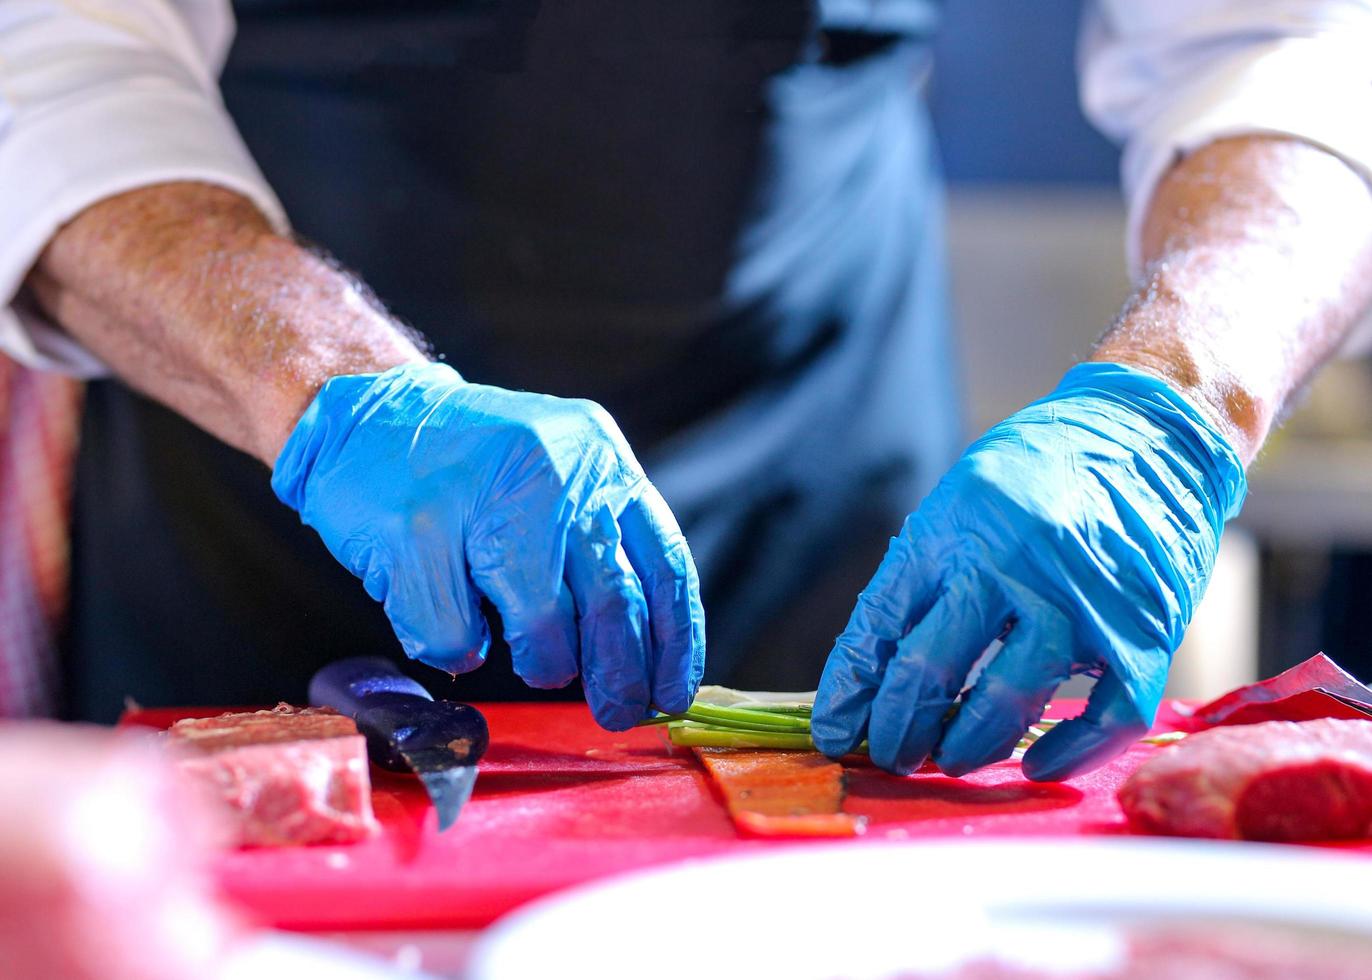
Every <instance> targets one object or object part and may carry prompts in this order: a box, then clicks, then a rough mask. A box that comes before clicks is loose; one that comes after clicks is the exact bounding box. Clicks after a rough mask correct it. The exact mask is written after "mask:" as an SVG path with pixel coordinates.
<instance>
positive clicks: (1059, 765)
mask: <svg viewBox="0 0 1372 980" xmlns="http://www.w3.org/2000/svg"><path fill="white" fill-rule="evenodd" d="M1152 720H1153V719H1152V712H1151V711H1149V712H1148V713H1147V716H1145V714H1144V712H1143V711H1141V710H1140V708H1139V707H1138V705H1136V704H1135V703H1134V700H1133V698H1132V697H1131V696H1130V695H1129V692H1128V691H1127V690H1126V689H1125V687H1124V685H1123V684H1122V683H1121V682H1120V680H1119V677H1118V675H1117V674H1115V673H1114V672H1113V671H1107V672H1106V673H1105V674H1103V675H1102V676H1101V678H1100V680H1098V681H1096V686H1095V688H1094V689H1092V691H1091V697H1090V699H1089V700H1088V701H1087V702H1086V710H1085V711H1083V712H1082V713H1081V715H1079V716H1078V717H1076V718H1071V719H1069V720H1067V721H1064V722H1060V723H1059V724H1058V725H1056V726H1055V727H1054V728H1053V729H1052V731H1050V732H1048V733H1047V734H1045V735H1044V736H1043V737H1042V738H1040V739H1039V740H1038V741H1037V742H1035V743H1034V744H1033V745H1031V746H1030V747H1029V751H1028V752H1026V753H1025V754H1024V764H1023V768H1024V775H1025V776H1026V777H1028V778H1029V779H1033V780H1035V781H1037V782H1056V781H1058V780H1061V779H1070V778H1071V777H1072V776H1079V775H1081V774H1082V773H1084V772H1090V771H1091V770H1092V769H1095V768H1097V767H1098V766H1101V765H1104V764H1105V763H1107V762H1109V761H1110V760H1111V759H1113V758H1114V757H1115V756H1117V755H1119V754H1120V753H1121V752H1123V751H1124V750H1125V749H1127V748H1128V747H1129V746H1130V745H1132V744H1133V743H1134V742H1136V741H1138V740H1139V739H1140V738H1142V737H1143V736H1144V735H1145V734H1147V732H1148V728H1149V726H1150V725H1151V724H1152Z"/></svg>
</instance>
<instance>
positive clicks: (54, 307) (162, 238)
mask: <svg viewBox="0 0 1372 980" xmlns="http://www.w3.org/2000/svg"><path fill="white" fill-rule="evenodd" d="M29 285H30V287H31V288H32V291H33V294H34V296H35V297H36V298H37V300H38V302H39V304H40V305H41V306H42V307H43V308H44V310H45V312H47V314H48V315H49V316H51V317H53V318H54V319H55V320H56V321H57V322H58V323H60V324H61V325H62V326H63V327H64V328H65V329H66V330H67V331H68V332H70V333H71V334H72V336H73V337H75V338H76V339H77V340H79V341H80V342H81V343H82V344H84V345H85V346H86V347H87V348H88V349H89V350H90V351H92V352H93V353H94V354H96V355H97V356H98V357H100V358H101V359H102V360H103V361H104V362H105V363H106V364H108V365H109V366H110V368H111V369H112V370H113V371H114V372H115V373H117V374H118V375H119V376H120V377H122V378H123V379H124V380H125V381H127V382H128V383H129V384H131V385H132V386H133V387H135V388H137V389H139V390H140V391H142V392H144V393H145V394H147V395H149V396H150V397H152V398H155V399H156V400H158V401H160V402H162V403H164V404H166V405H168V406H169V407H171V408H172V409H174V410H176V411H177V412H180V413H181V414H182V415H185V416H186V417H187V418H189V419H190V420H191V421H193V422H195V423H196V424H198V425H200V426H201V427H202V428H204V429H206V430H207V431H209V432H211V433H212V434H214V435H216V436H218V437H219V438H221V439H223V440H224V441H225V442H228V443H230V444H231V445H234V446H237V447H238V448H240V449H242V450H244V451H246V452H249V453H251V454H253V455H254V456H256V457H257V458H259V459H261V460H262V461H263V462H265V463H267V464H268V465H269V466H270V465H271V464H272V463H273V462H274V461H275V459H276V456H277V454H278V453H279V452H280V449H281V447H282V445H283V444H284V442H285V440H286V437H287V436H288V435H289V434H290V431H291V429H292V428H293V427H294V425H295V422H296V421H297V420H298V419H299V417H300V415H301V413H302V412H303V411H304V410H305V408H306V407H307V406H308V405H309V403H310V401H311V399H313V397H314V395H315V393H316V392H317V391H318V389H319V387H320V385H322V384H323V383H324V381H326V380H327V379H328V378H330V377H333V376H334V375H338V374H356V373H362V372H367V371H378V370H385V369H386V368H390V367H394V366H395V365H397V364H401V363H404V362H406V361H411V360H419V359H422V356H423V355H422V354H421V353H420V352H419V350H418V349H417V348H416V347H415V346H414V344H413V343H411V342H410V340H409V339H408V338H407V337H406V336H405V334H404V333H403V332H402V331H401V330H400V329H398V328H397V326H396V325H395V324H394V323H393V322H392V321H391V320H389V319H388V318H387V317H386V316H385V314H384V313H383V312H382V311H381V310H379V309H378V308H377V307H376V306H375V305H374V304H373V303H371V302H370V301H369V300H368V298H367V296H366V295H365V294H364V292H363V291H362V290H361V288H360V287H359V286H358V285H357V284H356V283H355V282H353V281H352V280H351V279H350V278H349V277H348V276H347V275H346V274H344V273H342V272H341V271H339V270H338V269H336V268H334V267H333V266H331V265H330V264H329V263H327V262H326V261H324V260H323V259H321V258H319V257H318V256H316V255H314V254H312V253H311V252H310V251H309V250H307V249H305V248H302V247H301V246H300V245H298V244H296V243H295V242H293V241H291V240H290V239H287V238H284V237H282V236H280V235H277V234H275V233H274V232H273V231H272V229H271V228H270V226H269V225H268V223H267V221H266V219H265V218H263V216H262V215H261V214H260V213H259V212H258V211H257V209H256V208H255V207H254V206H253V205H252V204H251V203H250V202H249V201H247V200H246V199H245V198H243V197H241V196H240V195H237V194H235V193H233V192H231V191H228V190H224V189H222V188H218V187H212V186H208V185H204V184H194V183H174V184H161V185H157V186H153V187H148V188H143V189H140V190H136V191H132V192H129V193H127V194H122V195H119V196H117V197H112V198H109V199H107V200H105V201H101V202H100V203H98V204H96V205H94V206H92V207H90V208H88V209H87V210H86V211H84V212H82V213H81V214H80V215H78V216H77V218H76V219H75V220H73V221H72V222H71V223H69V224H68V225H66V226H65V227H64V228H62V229H61V230H60V231H59V232H58V233H57V234H56V235H55V236H54V237H53V239H52V241H51V242H50V243H49V244H48V247H47V248H46V250H45V251H44V253H43V255H42V256H41V258H40V259H39V261H38V264H37V265H36V266H35V268H34V271H33V272H32V273H31V275H30V278H29Z"/></svg>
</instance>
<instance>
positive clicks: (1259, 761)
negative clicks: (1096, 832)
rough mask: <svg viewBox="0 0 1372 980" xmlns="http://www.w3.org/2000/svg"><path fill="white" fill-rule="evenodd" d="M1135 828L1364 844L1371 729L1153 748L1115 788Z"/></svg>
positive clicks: (1248, 732) (1229, 731) (1272, 724)
mask: <svg viewBox="0 0 1372 980" xmlns="http://www.w3.org/2000/svg"><path fill="white" fill-rule="evenodd" d="M1119 801H1120V805H1121V806H1123V807H1124V812H1125V815H1126V816H1127V817H1128V818H1129V821H1130V823H1131V824H1132V825H1133V826H1134V827H1136V828H1137V829H1139V830H1142V831H1145V832H1147V833H1154V834H1171V835H1174V836H1181V837H1217V838H1230V839H1232V838H1243V839H1246V840H1266V841H1294V840H1340V839H1353V838H1366V837H1372V721H1354V720H1347V719H1335V718H1322V719H1319V720H1316V721H1301V722H1293V721H1269V722H1263V723H1262V724H1258V725H1241V726H1236V727H1231V728H1214V729H1211V730H1209V731H1205V732H1199V733H1197V734H1195V735H1188V736H1187V737H1186V739H1185V740H1183V741H1181V742H1178V743H1176V744H1175V745H1173V746H1171V747H1170V748H1167V749H1163V750H1161V751H1160V752H1159V753H1158V754H1157V755H1156V756H1154V757H1153V758H1151V759H1149V760H1148V761H1147V762H1145V763H1144V764H1143V765H1142V766H1140V767H1139V768H1138V770H1137V771H1135V773H1134V774H1133V775H1132V776H1130V777H1129V780H1128V781H1127V782H1126V783H1125V784H1124V785H1123V786H1122V787H1120V791H1119Z"/></svg>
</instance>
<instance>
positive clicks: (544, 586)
mask: <svg viewBox="0 0 1372 980" xmlns="http://www.w3.org/2000/svg"><path fill="white" fill-rule="evenodd" d="M272 489H274V490H275V491H276V494H277V496H278V497H280V498H281V500H282V501H284V502H285V503H286V504H288V505H289V506H291V507H293V508H295V509H296V510H297V511H299V513H300V516H301V519H302V520H303V521H304V522H305V523H306V524H308V525H310V526H311V527H313V528H314V529H315V530H316V531H318V532H319V535H320V537H322V538H323V539H324V543H325V544H326V545H327V546H328V548H329V551H330V552H332V553H333V555H334V557H335V558H337V559H338V560H339V561H340V562H342V563H343V564H344V565H345V566H347V568H348V569H349V570H350V571H351V572H352V573H353V574H354V575H356V576H358V577H359V578H361V579H362V582H363V585H364V586H365V587H366V589H367V592H368V594H369V595H371V597H372V598H373V599H377V600H379V601H380V602H382V603H383V604H384V605H385V609H386V615H387V616H389V617H390V620H391V625H392V626H393V627H394V628H395V633H396V636H397V637H399V639H400V643H401V645H402V646H403V647H404V649H405V652H406V653H407V654H408V655H409V656H411V657H413V658H415V659H416V660H422V661H423V662H424V663H426V664H430V665H432V666H434V667H439V668H442V669H443V670H447V671H450V672H452V673H460V672H463V671H468V670H472V669H474V668H476V667H478V666H480V665H481V663H482V661H483V660H484V659H485V657H486V651H487V648H488V646H489V644H490V633H489V630H488V628H487V625H486V621H485V618H484V617H483V616H482V614H481V607H480V601H479V597H480V596H485V597H486V598H488V599H489V600H490V601H491V602H492V603H494V604H495V607H496V608H497V609H498V610H499V611H500V615H501V619H502V620H503V622H504V629H505V638H506V640H508V641H509V644H510V650H511V653H512V654H513V658H514V668H515V670H516V671H517V672H518V674H519V676H520V677H522V678H523V679H524V680H525V682H526V683H528V684H529V685H530V686H532V687H561V686H563V685H565V684H567V683H569V682H570V681H571V680H572V679H573V678H574V677H576V675H577V672H578V670H579V671H580V673H581V675H582V681H583V684H584V686H585V689H586V700H587V701H588V702H589V703H590V705H591V710H592V712H593V713H594V714H595V717H596V720H597V721H598V722H600V724H601V725H603V726H605V727H606V728H610V729H623V728H628V727H629V726H630V725H633V724H634V723H635V722H637V721H639V720H641V719H642V718H643V717H644V716H645V715H646V714H647V712H648V708H649V705H650V704H655V705H657V706H658V707H659V708H661V709H662V710H664V711H670V712H674V711H684V710H685V709H686V707H687V706H688V705H690V703H691V700H692V698H693V697H694V696H695V691H696V688H697V686H699V684H700V676H701V674H702V672H703V671H704V669H705V618H704V613H703V612H702V611H701V606H700V586H699V582H698V579H697V577H696V569H695V563H694V562H693V561H692V559H691V553H690V551H689V550H688V549H687V547H686V541H685V539H684V538H683V537H682V535H681V529H680V528H679V527H678V525H677V522H676V519H675V518H674V517H673V516H672V512H671V511H670V510H669V509H668V508H667V504H666V503H665V502H664V501H663V499H662V497H661V495H660V494H659V493H658V492H657V490H656V489H655V488H654V487H653V485H652V484H651V483H649V482H648V479H647V477H645V476H644V475H643V470H642V468H641V467H640V466H639V464H638V461H637V460H636V459H635V458H634V454H633V451H632V450H630V448H629V445H628V443H627V442H625V440H624V436H623V435H622V434H621V433H620V431H619V428H618V426H616V425H615V423H614V420H613V419H611V418H610V416H609V414H607V413H606V412H605V410H604V409H602V408H600V406H598V405H595V404H594V403H591V402H587V401H576V400H568V399H563V398H553V397H551V396H548V395H535V394H529V393H526V392H518V391H507V390H505V389H502V388H491V387H488V386H486V385H478V384H470V383H468V382H466V381H464V380H463V379H462V377H461V376H460V375H459V374H458V373H457V372H456V371H454V370H453V369H452V368H450V367H447V366H446V365H443V364H423V363H420V364H405V365H402V366H400V367H397V368H393V369H391V370H389V371H387V372H385V373H384V374H379V375H378V374H363V375H345V376H341V377H336V378H333V379H331V380H330V381H329V382H328V383H326V384H325V385H324V387H323V388H322V389H320V391H319V394H318V395H317V396H316V397H315V399H314V402H313V403H312V404H311V405H310V407H309V409H308V410H306V412H305V414H304V416H303V417H302V418H301V419H300V422H299V423H298V424H297V425H296V427H295V431H294V432H293V433H292V434H291V436H290V438H289V439H288V440H287V442H286V445H285V447H284V448H283V449H282V450H281V455H280V457H279V458H278V459H277V461H276V468H275V470H274V472H273V475H272Z"/></svg>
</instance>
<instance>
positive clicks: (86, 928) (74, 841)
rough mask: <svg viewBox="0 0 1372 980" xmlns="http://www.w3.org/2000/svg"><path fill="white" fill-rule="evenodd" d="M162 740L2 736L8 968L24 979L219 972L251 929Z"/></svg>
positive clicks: (4, 953) (60, 730) (107, 979)
mask: <svg viewBox="0 0 1372 980" xmlns="http://www.w3.org/2000/svg"><path fill="white" fill-rule="evenodd" d="M171 771H172V770H171V769H170V767H169V766H168V765H167V763H166V762H164V761H163V758H162V756H161V754H160V752H159V751H158V749H157V748H156V747H155V746H154V745H153V744H152V743H151V741H150V740H149V739H146V738H143V737H141V736H134V735H124V734H121V735H110V734H108V733H104V732H101V731H100V730H98V729H94V728H81V727H75V726H62V725H58V724H53V723H47V722H42V723H25V724H6V725H0V772H3V773H4V774H5V777H6V781H7V783H8V784H9V786H10V787H11V793H10V796H9V799H8V800H7V802H6V804H5V806H4V807H0V964H2V965H3V973H4V976H5V977H7V978H11V980H28V978H40V977H41V978H60V980H85V978H100V980H181V978H186V977H211V976H214V975H217V971H218V969H219V964H220V962H221V960H222V959H223V957H224V953H225V951H226V949H227V948H228V946H229V945H230V943H231V942H233V941H235V940H236V939H237V938H239V937H240V936H241V935H243V934H244V930H243V927H242V926H241V925H240V924H239V923H238V922H237V921H236V919H235V918H234V917H233V916H232V915H231V914H230V913H229V912H228V911H227V910H225V909H224V908H223V907H222V906H220V905H219V904H218V903H217V902H216V901H215V900H214V899H213V898H212V897H211V895H210V894H209V892H208V889H207V886H206V884H205V881H204V879H202V877H201V874H200V867H199V859H200V857H201V856H203V855H204V854H206V853H207V852H208V850H209V846H210V843H211V840H212V836H213V834H214V833H215V822H214V819H213V817H212V815H211V814H210V813H209V812H208V811H206V810H204V809H202V807H201V805H200V804H199V801H197V800H196V799H194V798H189V797H187V795H186V794H185V793H184V792H182V791H181V790H180V789H179V788H178V786H177V785H176V783H175V782H174V779H173V777H172V776H171V775H170V773H171Z"/></svg>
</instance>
